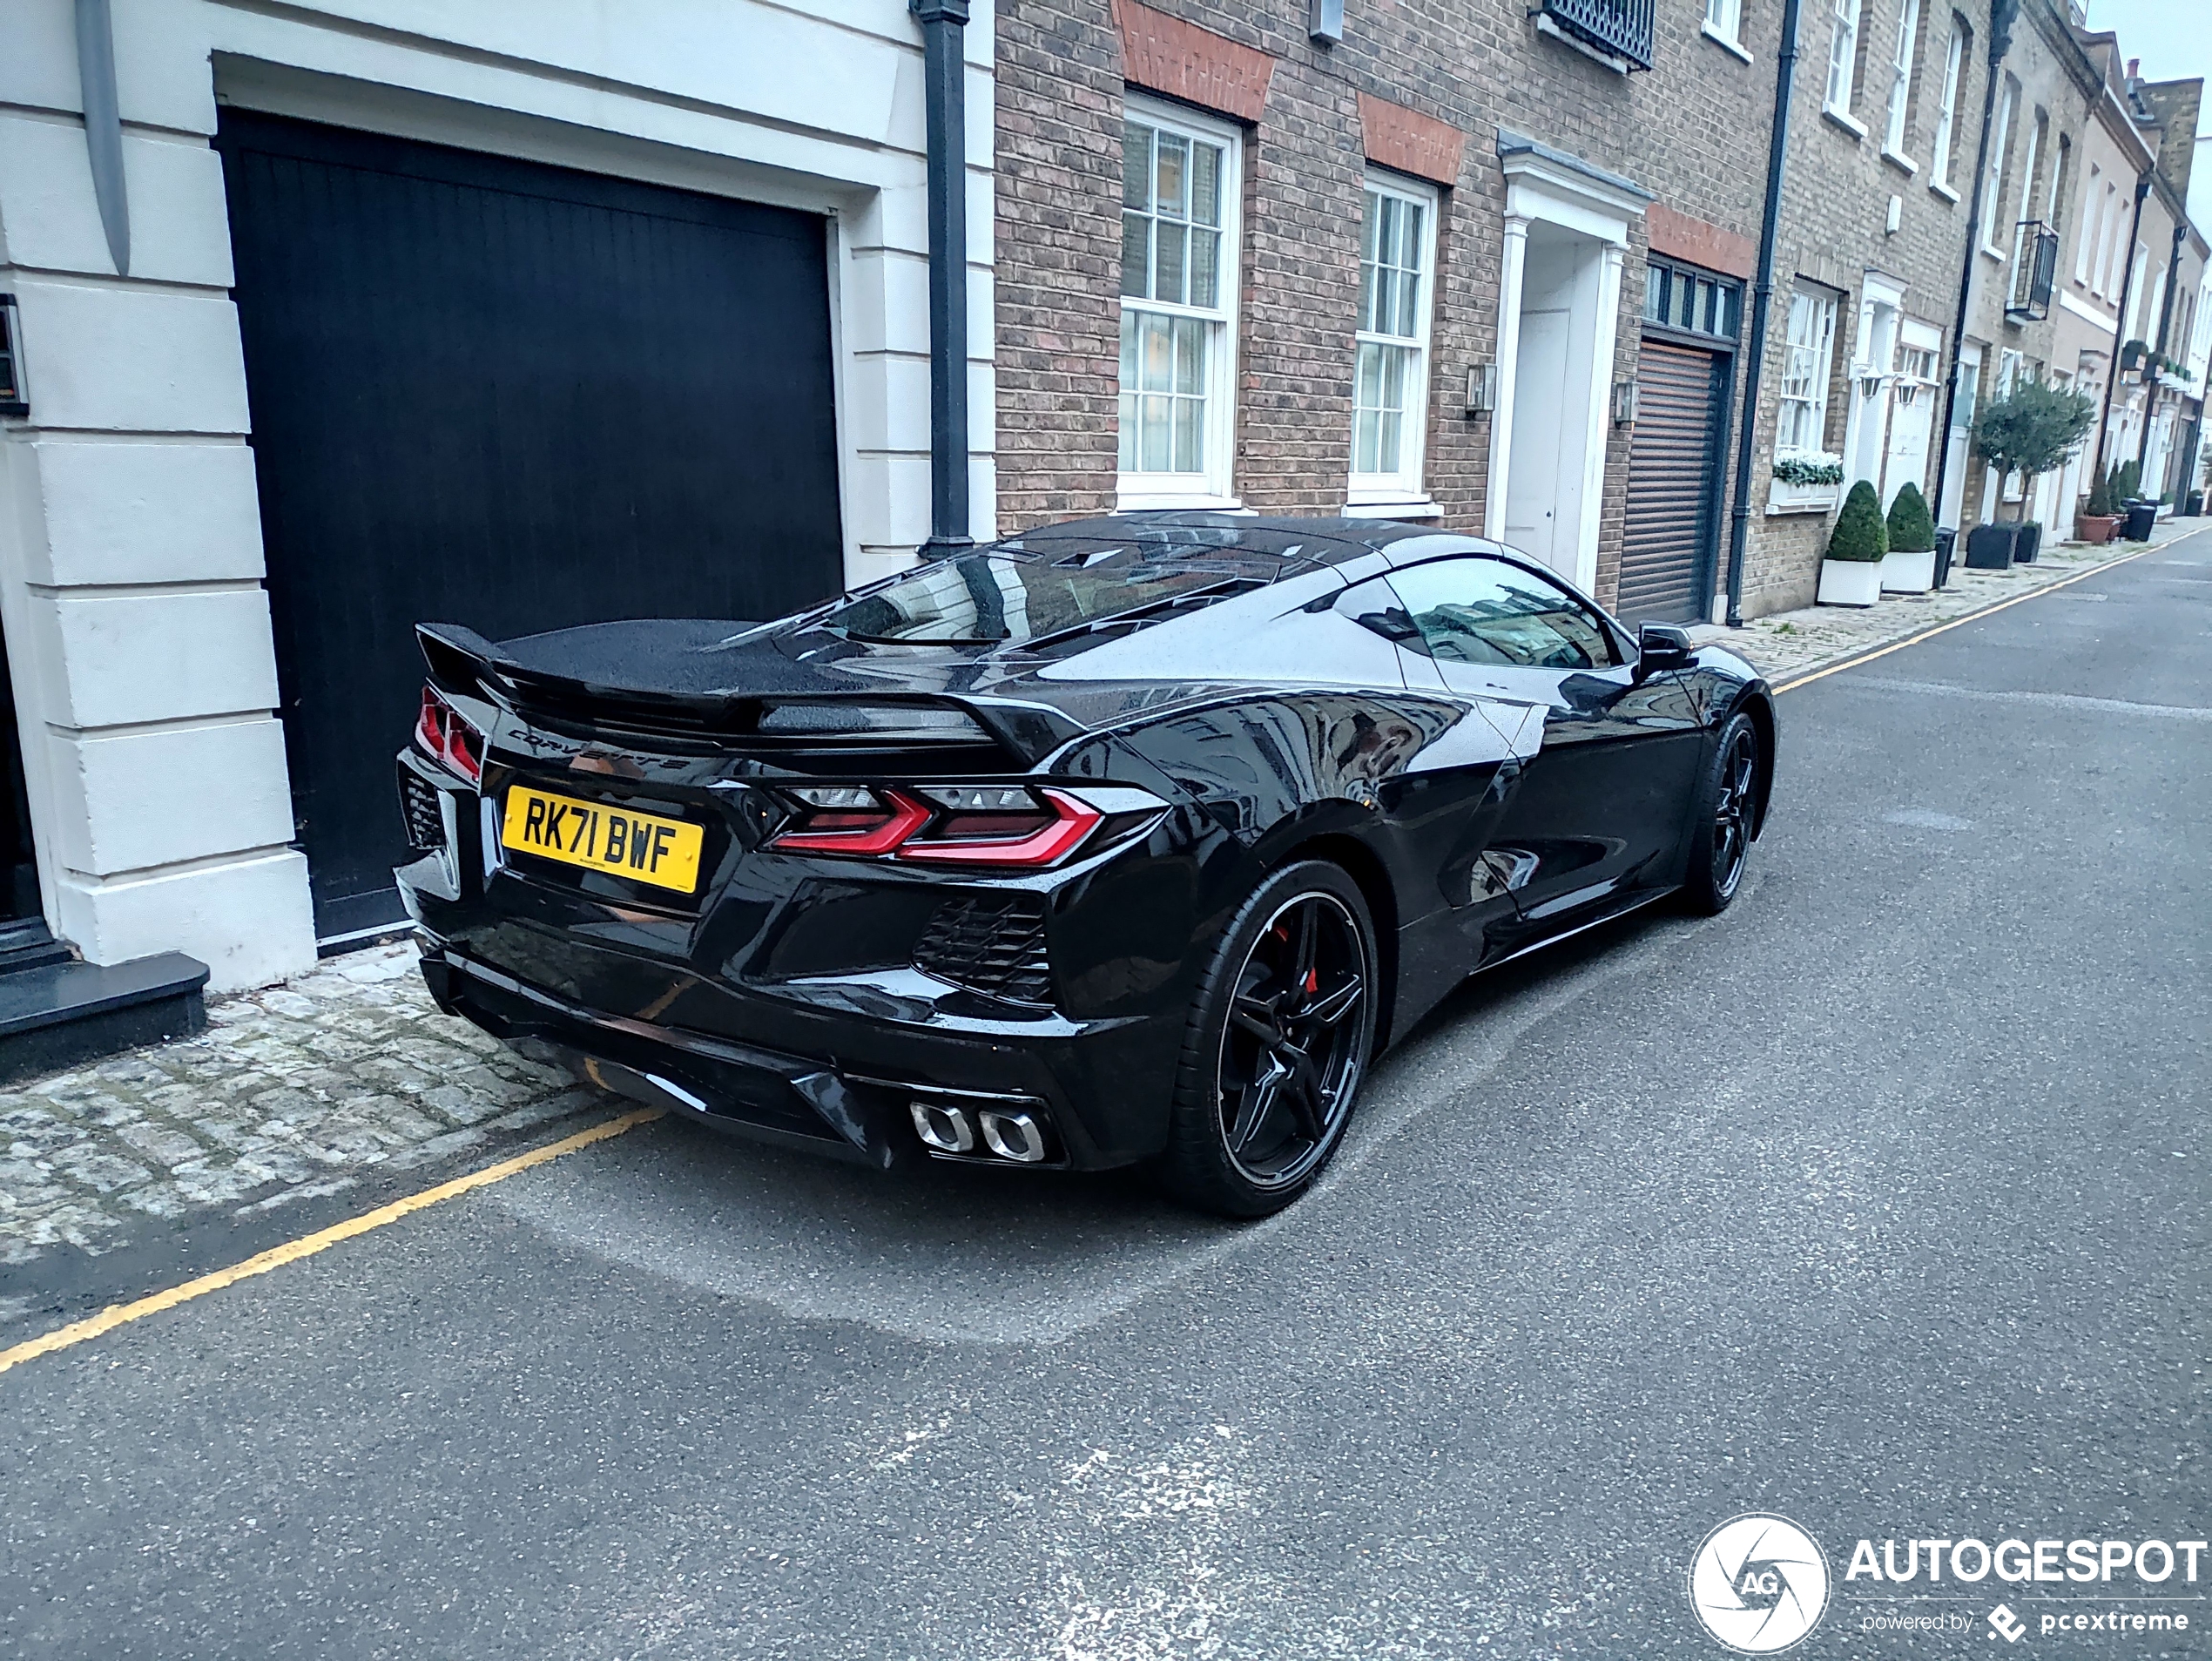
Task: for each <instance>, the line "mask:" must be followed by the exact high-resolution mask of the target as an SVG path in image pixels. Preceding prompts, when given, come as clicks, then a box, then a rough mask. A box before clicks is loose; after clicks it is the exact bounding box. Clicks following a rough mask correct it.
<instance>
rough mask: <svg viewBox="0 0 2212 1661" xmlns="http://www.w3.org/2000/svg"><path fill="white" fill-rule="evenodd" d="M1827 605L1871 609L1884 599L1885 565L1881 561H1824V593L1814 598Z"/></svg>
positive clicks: (1822, 585)
mask: <svg viewBox="0 0 2212 1661" xmlns="http://www.w3.org/2000/svg"><path fill="white" fill-rule="evenodd" d="M1814 598H1816V599H1817V600H1818V601H1819V603H1820V604H1823V605H1871V604H1874V602H1875V601H1877V600H1878V599H1880V598H1882V562H1881V561H1880V560H1878V559H1824V560H1822V561H1821V562H1820V590H1819V592H1818V593H1817V595H1816V596H1815V597H1814Z"/></svg>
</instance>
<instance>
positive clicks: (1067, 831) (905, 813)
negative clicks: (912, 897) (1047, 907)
mask: <svg viewBox="0 0 2212 1661" xmlns="http://www.w3.org/2000/svg"><path fill="white" fill-rule="evenodd" d="M786 794H787V795H788V796H789V797H790V798H791V799H792V802H793V804H794V805H795V806H796V807H798V809H799V812H798V814H797V815H796V816H795V819H794V822H793V823H792V825H791V827H790V828H788V829H786V830H784V831H780V832H779V833H778V834H776V835H775V836H773V837H772V838H770V839H769V841H768V846H769V847H772V848H775V849H778V850H779V851H782V852H786V853H797V854H845V855H847V856H849V857H853V858H857V859H880V858H891V859H900V860H913V861H921V862H926V863H930V864H937V865H974V866H999V867H1013V868H1021V869H1032V870H1034V869H1035V868H1039V867H1042V866H1048V865H1056V864H1058V863H1059V862H1060V861H1062V860H1064V859H1066V858H1067V857H1068V856H1069V854H1073V853H1074V852H1075V851H1076V849H1077V848H1079V847H1082V845H1083V844H1084V842H1086V841H1089V838H1090V836H1091V834H1092V833H1093V832H1094V831H1096V829H1097V828H1098V827H1099V826H1100V825H1102V824H1103V823H1104V822H1105V821H1106V820H1107V818H1108V810H1107V809H1106V808H1104V807H1100V806H1098V805H1096V804H1095V803H1092V802H1089V801H1086V800H1083V798H1082V796H1081V795H1079V794H1076V793H1073V792H1070V791H1067V790H1058V789H1055V788H1053V787H1050V786H1042V787H1037V788H1035V789H1034V790H1033V789H1031V788H1029V787H1027V786H1023V785H961V786H953V787H939V786H930V787H921V786H909V787H906V788H904V789H894V788H891V787H867V786H860V785H838V786H826V787H803V788H796V789H787V790H786ZM1115 794H1116V795H1117V796H1119V795H1132V796H1136V795H1142V793H1140V792H1130V791H1120V792H1116V793H1115ZM1164 805H1165V804H1163V803H1161V802H1159V801H1157V800H1156V799H1154V798H1151V797H1149V796H1146V797H1143V806H1146V807H1150V808H1151V809H1157V808H1159V807H1163V806H1164ZM1153 816H1155V815H1154V814H1150V813H1146V814H1143V815H1141V816H1138V815H1130V814H1122V815H1120V817H1121V818H1123V819H1124V820H1130V823H1131V826H1132V827H1134V825H1135V824H1136V823H1139V822H1142V820H1143V819H1145V818H1150V817H1153Z"/></svg>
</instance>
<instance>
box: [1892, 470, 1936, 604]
mask: <svg viewBox="0 0 2212 1661" xmlns="http://www.w3.org/2000/svg"><path fill="white" fill-rule="evenodd" d="M1886 529H1887V530H1888V532H1889V541H1890V550H1889V552H1888V553H1886V554H1885V555H1884V556H1883V557H1882V592H1883V593H1885V594H1925V593H1926V592H1927V591H1929V590H1930V589H1932V588H1933V587H1934V586H1935V520H1934V518H1933V517H1932V516H1931V515H1930V514H1929V512H1928V501H1927V498H1926V497H1925V496H1922V495H1921V494H1920V487H1919V485H1917V484H1915V483H1912V480H1910V479H1907V480H1906V481H1905V483H1903V484H1902V485H1900V486H1898V492H1897V500H1896V501H1894V502H1892V503H1890V517H1889V520H1888V523H1887V525H1886Z"/></svg>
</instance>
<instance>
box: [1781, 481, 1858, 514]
mask: <svg viewBox="0 0 2212 1661" xmlns="http://www.w3.org/2000/svg"><path fill="white" fill-rule="evenodd" d="M1843 495H1844V487H1843V485H1842V483H1834V484H1791V483H1789V481H1787V480H1786V479H1770V480H1769V481H1768V483H1767V489H1766V510H1767V511H1768V512H1769V513H1826V512H1828V511H1829V510H1831V509H1832V508H1834V506H1835V505H1836V503H1838V502H1839V501H1841V500H1842V499H1843Z"/></svg>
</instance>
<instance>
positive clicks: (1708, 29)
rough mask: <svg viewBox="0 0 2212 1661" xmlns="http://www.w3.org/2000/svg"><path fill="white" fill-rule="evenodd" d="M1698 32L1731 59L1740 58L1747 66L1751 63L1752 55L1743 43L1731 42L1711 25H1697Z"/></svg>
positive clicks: (1738, 41)
mask: <svg viewBox="0 0 2212 1661" xmlns="http://www.w3.org/2000/svg"><path fill="white" fill-rule="evenodd" d="M1697 32H1698V33H1699V34H1701V35H1703V36H1704V37H1705V38H1706V39H1708V40H1710V41H1711V42H1712V43H1713V44H1714V45H1716V46H1717V47H1719V48H1720V49H1721V50H1722V51H1724V52H1727V53H1728V54H1730V56H1731V57H1740V58H1742V59H1743V61H1744V62H1745V63H1747V64H1748V63H1750V61H1751V54H1750V51H1748V50H1746V48H1745V47H1744V44H1743V42H1742V41H1740V40H1730V38H1729V37H1727V36H1726V35H1723V33H1721V31H1720V30H1717V29H1716V28H1714V27H1713V25H1712V24H1709V23H1702V24H1698V25H1697Z"/></svg>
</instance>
